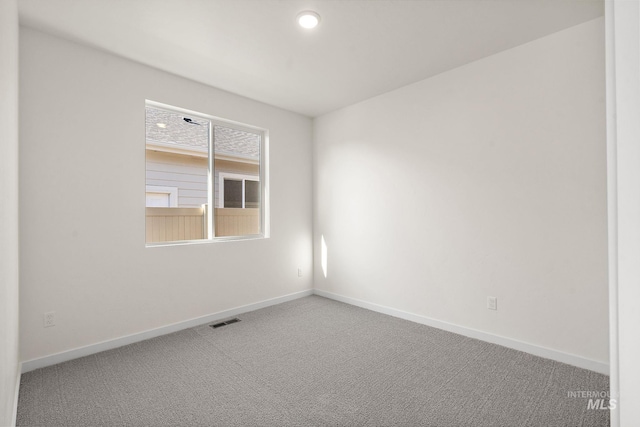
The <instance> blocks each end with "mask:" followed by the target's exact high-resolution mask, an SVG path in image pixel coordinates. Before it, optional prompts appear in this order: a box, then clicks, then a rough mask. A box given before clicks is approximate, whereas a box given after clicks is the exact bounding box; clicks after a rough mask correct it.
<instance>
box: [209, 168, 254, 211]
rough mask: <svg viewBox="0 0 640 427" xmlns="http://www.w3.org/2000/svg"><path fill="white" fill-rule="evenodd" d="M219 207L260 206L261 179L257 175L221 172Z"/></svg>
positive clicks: (249, 207) (248, 207)
mask: <svg viewBox="0 0 640 427" xmlns="http://www.w3.org/2000/svg"><path fill="white" fill-rule="evenodd" d="M218 185H219V186H220V190H219V194H220V200H219V205H218V207H219V208H242V209H251V208H258V207H260V180H259V178H258V177H257V176H255V175H238V174H231V173H223V172H220V177H219V179H218Z"/></svg>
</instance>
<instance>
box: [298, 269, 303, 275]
mask: <svg viewBox="0 0 640 427" xmlns="http://www.w3.org/2000/svg"><path fill="white" fill-rule="evenodd" d="M298 277H302V269H301V268H298Z"/></svg>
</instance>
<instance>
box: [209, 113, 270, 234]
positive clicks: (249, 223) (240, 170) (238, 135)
mask: <svg viewBox="0 0 640 427" xmlns="http://www.w3.org/2000/svg"><path fill="white" fill-rule="evenodd" d="M213 141H214V152H215V154H214V170H215V188H216V194H215V206H216V209H215V210H214V223H215V235H216V236H246V235H255V234H259V233H260V232H261V229H260V218H261V215H262V212H261V208H262V206H261V204H260V198H261V194H262V184H261V182H260V167H261V165H260V159H261V155H260V150H261V145H262V137H261V135H260V134H259V133H254V132H250V131H244V130H240V129H235V128H232V127H226V126H222V125H218V124H216V123H215V122H214V126H213ZM221 185H223V186H224V187H221ZM220 189H222V190H220ZM222 193H224V196H223V197H222V200H221V194H222ZM243 196H244V204H243ZM241 208H243V209H242V210H239V209H241Z"/></svg>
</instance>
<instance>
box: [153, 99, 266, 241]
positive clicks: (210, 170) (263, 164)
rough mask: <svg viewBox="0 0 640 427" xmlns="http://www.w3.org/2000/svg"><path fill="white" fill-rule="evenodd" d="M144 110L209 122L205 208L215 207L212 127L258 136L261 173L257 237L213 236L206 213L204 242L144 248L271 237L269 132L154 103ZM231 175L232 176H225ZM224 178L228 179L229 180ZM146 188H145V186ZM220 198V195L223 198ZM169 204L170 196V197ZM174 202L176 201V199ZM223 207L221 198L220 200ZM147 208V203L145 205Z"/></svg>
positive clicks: (211, 222)
mask: <svg viewBox="0 0 640 427" xmlns="http://www.w3.org/2000/svg"><path fill="white" fill-rule="evenodd" d="M145 107H152V108H157V109H163V110H167V111H170V112H172V113H182V114H185V115H189V116H194V117H200V118H202V119H205V120H208V121H209V153H213V155H209V154H207V157H208V160H209V162H208V163H209V168H208V174H207V188H208V189H209V191H208V193H209V195H208V201H207V203H208V206H214V198H215V192H214V181H215V168H214V163H215V141H214V127H215V126H216V125H217V126H224V127H227V128H231V129H237V130H240V131H243V132H250V133H255V134H257V135H259V136H260V159H259V162H258V164H259V167H260V173H259V176H258V179H257V181H259V182H260V183H261V185H260V233H258V234H250V235H244V236H218V237H216V236H214V232H215V223H214V209H207V230H208V236H207V238H206V239H199V240H187V241H172V242H153V243H146V247H154V246H176V245H184V244H194V243H198V244H201V243H211V242H217V241H230V240H253V239H264V238H269V237H270V235H271V227H270V223H271V219H270V203H269V131H268V130H267V129H264V128H260V127H257V126H252V125H247V124H244V123H240V122H236V121H233V120H227V119H223V118H220V117H215V116H211V115H208V114H204V113H200V112H197V111H193V110H187V109H185V108H180V107H175V106H173V105H169V104H163V103H160V102H156V101H151V100H148V99H147V100H145ZM224 173H225V172H220V174H224ZM228 175H232V174H228ZM228 175H227V176H228ZM247 177H248V178H250V179H252V180H254V181H255V180H256V179H255V178H256V177H255V176H253V177H252V176H250V175H247ZM145 186H146V184H145ZM223 191H224V190H223ZM222 196H223V194H222ZM170 200H171V196H170ZM176 200H177V197H176ZM222 200H223V202H222V203H223V204H224V198H222ZM145 204H146V202H145ZM242 204H243V206H244V185H243V197H242Z"/></svg>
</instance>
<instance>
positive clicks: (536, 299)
mask: <svg viewBox="0 0 640 427" xmlns="http://www.w3.org/2000/svg"><path fill="white" fill-rule="evenodd" d="M603 28H604V23H603V19H602V18H601V19H597V20H594V21H591V22H587V23H585V24H582V25H579V26H576V27H573V28H570V29H567V30H564V31H562V32H559V33H556V34H553V35H550V36H548V37H545V38H542V39H539V40H536V41H533V42H531V43H528V44H525V45H522V46H519V47H516V48H513V49H510V50H508V51H504V52H502V53H499V54H496V55H493V56H490V57H487V58H484V59H482V60H479V61H476V62H473V63H471V64H468V65H465V66H463V67H460V68H457V69H455V70H452V71H449V72H446V73H443V74H441V75H438V76H435V77H433V78H430V79H427V80H423V81H421V82H418V83H415V84H412V85H409V86H406V87H403V88H401V89H398V90H395V91H392V92H389V93H387V94H384V95H381V96H378V97H376V98H373V99H370V100H367V101H365V102H362V103H359V104H355V105H353V106H350V107H347V108H344V109H341V110H339V111H335V112H333V113H330V114H327V115H325V116H322V117H320V118H317V119H316V120H314V152H313V159H314V160H313V161H314V186H315V188H314V238H315V240H314V242H315V243H314V248H315V251H314V253H315V255H314V257H315V265H316V266H318V267H316V269H315V274H314V279H315V287H316V288H318V289H320V290H324V291H327V292H332V293H335V294H338V295H342V296H345V297H348V298H353V299H359V300H362V301H365V302H369V303H374V304H380V305H383V306H387V307H391V308H393V309H396V310H402V311H405V312H409V313H414V314H417V315H420V316H425V317H428V318H433V319H437V320H440V321H444V322H450V323H453V324H455V325H459V326H463V327H466V328H472V329H476V330H480V331H484V332H487V333H490V334H495V335H499V336H502V337H507V338H510V339H513V340H518V341H522V342H525V343H529V344H533V345H535V346H541V347H546V348H548V349H552V350H555V351H558V352H562V353H568V354H571V355H577V356H580V357H582V358H586V359H589V360H591V361H596V362H603V363H606V362H607V361H608V329H607V328H608V320H607V304H608V302H607V211H606V208H607V202H606V145H605V77H604V32H603ZM419 54H428V53H427V52H419ZM321 236H324V238H325V240H326V244H327V249H328V276H327V278H326V279H325V277H324V275H323V273H322V270H321V268H319V266H320V265H321V261H320V253H321V251H320V241H321ZM487 296H496V297H497V298H498V310H497V311H490V310H487V308H486V298H487Z"/></svg>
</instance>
